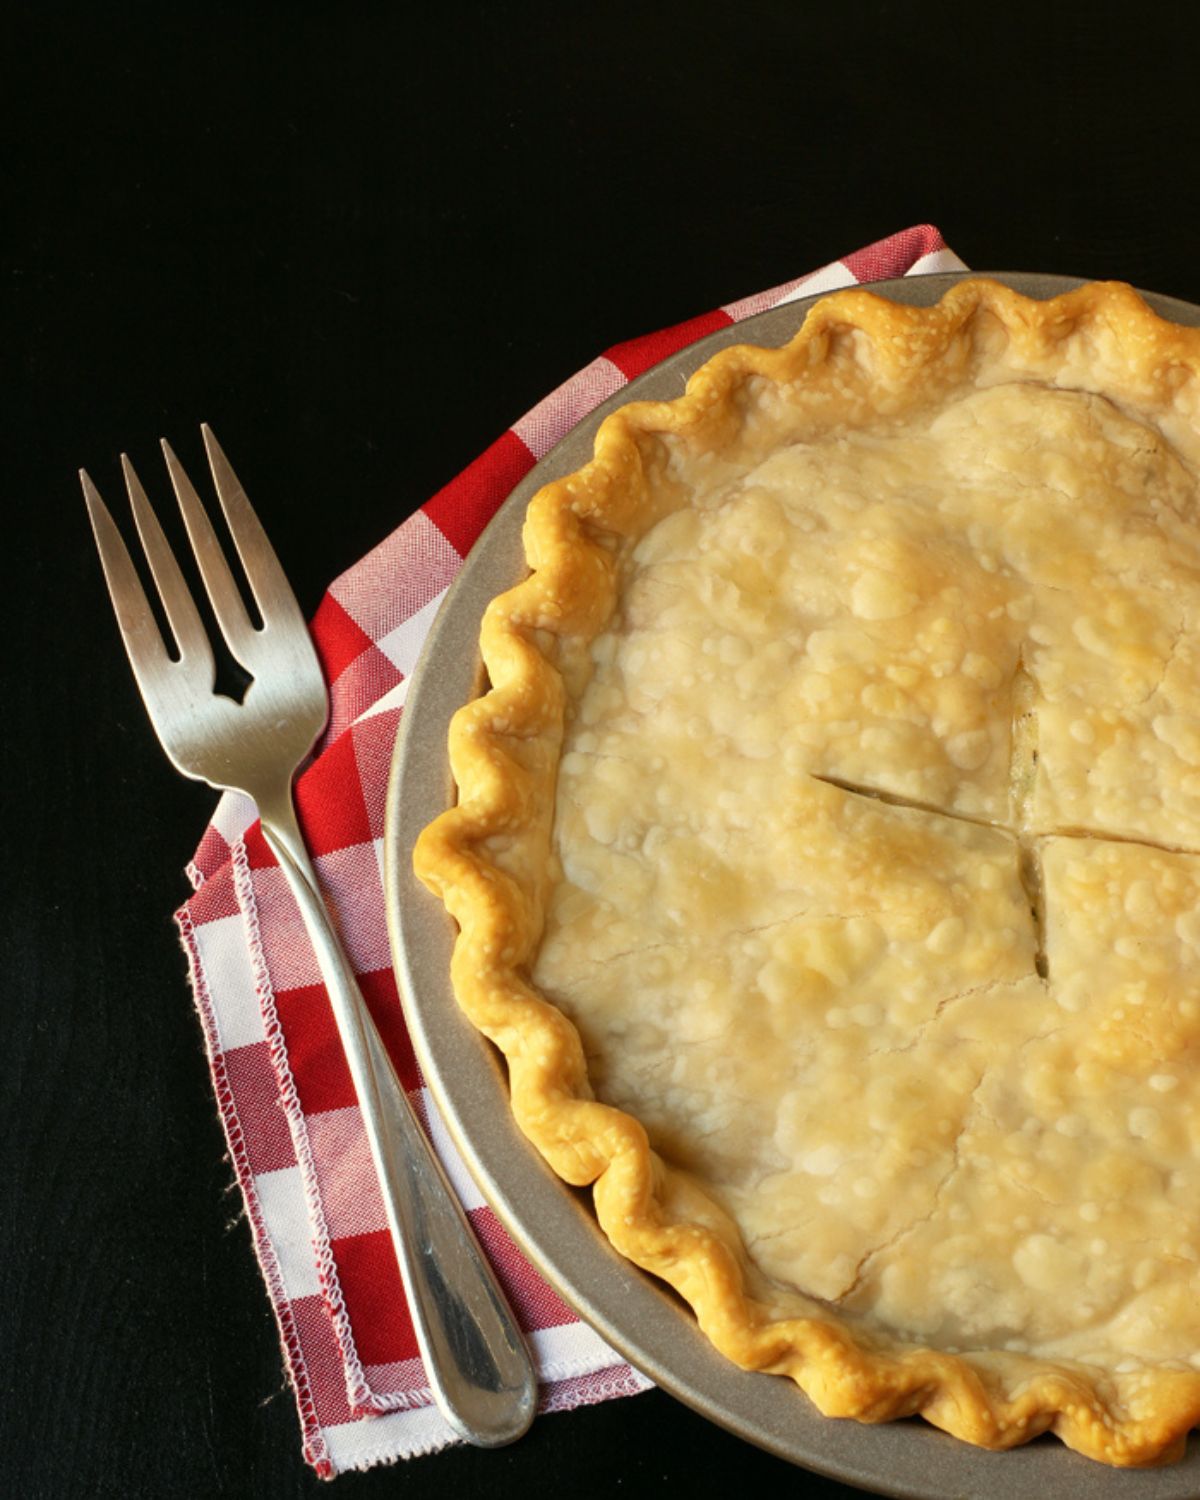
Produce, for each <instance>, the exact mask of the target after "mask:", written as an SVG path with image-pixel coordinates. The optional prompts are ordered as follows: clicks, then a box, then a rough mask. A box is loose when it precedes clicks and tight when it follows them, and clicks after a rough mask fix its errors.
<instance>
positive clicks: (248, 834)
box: [176, 225, 962, 1477]
mask: <svg viewBox="0 0 1200 1500" xmlns="http://www.w3.org/2000/svg"><path fill="white" fill-rule="evenodd" d="M959 269H962V262H961V261H960V260H958V258H957V257H956V256H954V255H953V254H952V253H951V252H950V251H949V250H947V248H946V246H945V244H944V242H943V240H942V237H941V235H940V234H939V233H938V232H937V230H935V229H933V228H931V227H929V226H927V225H925V226H921V227H919V228H915V229H908V230H905V231H904V232H903V233H900V234H895V235H892V236H891V237H890V238H889V239H886V240H881V241H879V242H878V243H877V244H874V245H871V246H869V247H867V248H866V249H865V250H859V251H857V252H856V253H855V254H853V255H848V256H846V257H845V258H844V259H843V260H839V261H835V262H834V263H833V264H832V265H829V266H825V267H824V268H823V269H822V270H819V271H816V272H814V273H812V274H811V275H808V276H803V277H800V278H799V279H797V280H795V281H789V282H787V283H786V284H785V285H783V286H780V287H775V288H774V289H773V290H771V291H769V292H762V293H760V294H759V295H758V296H754V297H747V298H745V299H743V300H742V301H739V302H733V303H730V304H729V305H728V306H726V307H723V308H721V309H720V310H719V311H717V312H713V313H709V314H706V315H705V316H702V317H698V318H693V319H691V320H690V321H689V322H686V323H681V324H679V325H677V326H676V327H673V328H668V329H665V330H664V331H662V332H661V333H655V334H650V335H649V336H647V337H645V338H639V339H635V340H633V341H631V342H629V343H624V344H618V345H616V346H615V347H614V348H612V349H610V350H609V351H608V353H607V354H605V355H603V356H601V358H599V359H597V360H595V361H594V362H593V363H592V364H591V365H589V366H588V367H587V369H586V370H583V371H581V372H580V374H578V375H576V376H575V377H574V378H573V379H571V380H569V381H567V383H566V384H565V385H563V386H561V387H560V388H559V389H558V390H556V391H554V392H553V393H552V394H551V395H549V396H547V397H546V399H545V400H544V401H542V402H541V403H540V405H538V406H536V407H535V408H534V409H533V411H531V412H529V413H528V414H527V415H526V416H524V417H522V418H521V419H520V420H519V421H518V422H516V423H514V425H513V426H512V427H511V428H510V429H509V431H507V432H506V433H504V435H503V436H502V437H500V438H499V439H498V440H497V441H496V442H495V443H493V444H492V446H491V447H490V448H488V449H487V451H486V452H485V453H483V454H481V455H480V456H479V458H477V459H476V460H475V462H474V463H472V464H471V465H470V467H469V468H467V469H466V470H464V472H463V473H462V474H460V475H459V476H458V478H457V479H455V480H453V481H452V482H451V483H450V484H448V485H447V486H446V487H445V489H443V490H440V491H439V492H438V493H437V494H436V495H434V497H433V498H432V499H431V500H430V501H429V502H428V503H427V504H426V505H425V506H424V507H423V508H422V509H421V510H420V511H419V512H418V513H417V514H416V515H414V516H413V517H412V518H411V519H410V520H407V521H405V522H404V524H403V525H402V526H400V527H399V528H398V529H397V530H396V531H394V532H393V533H392V534H391V536H389V537H388V538H387V539H386V540H385V541H384V542H382V543H381V544H380V545H379V546H378V547H376V548H375V550H374V551H373V552H371V553H369V554H368V555H367V556H366V557H365V558H363V560H362V561H361V562H360V563H358V564H357V565H356V566H354V567H353V568H351V569H350V570H349V572H347V573H344V574H343V575H342V576H341V577H340V578H338V579H337V580H336V581H335V582H334V583H333V584H331V585H330V589H329V592H328V594H326V596H325V598H324V599H323V600H322V601H321V604H320V607H319V608H318V610H317V613H316V616H315V618H314V619H313V622H312V633H313V636H314V638H315V640H316V643H317V650H318V652H319V653H320V657H321V662H322V665H323V667H324V669H325V675H326V678H327V679H328V681H329V684H330V699H331V717H330V722H329V727H328V730H327V732H326V734H325V736H324V738H323V740H322V742H321V744H320V746H319V747H318V753H317V755H316V758H315V759H314V760H313V762H312V763H311V764H310V766H309V767H308V769H307V770H306V771H305V772H304V774H303V775H302V776H301V777H300V779H299V781H298V783H297V787H296V800H297V804H298V809H299V815H300V822H301V826H302V827H303V830H304V835H305V838H306V840H307V842H308V847H309V849H310V850H311V852H312V855H313V858H314V862H315V864H316V867H317V872H318V874H319V876H320V879H321V883H322V886H323V887H324V891H325V895H326V897H327V899H328V900H329V901H330V902H331V903H332V904H333V906H334V907H335V908H336V910H337V913H338V918H339V924H340V927H341V931H342V934H343V937H344V939H345V944H346V949H347V951H348V953H349V955H350V959H351V961H352V962H353V965H354V969H355V972H356V973H357V975H358V979H359V983H360V985H361V986H362V991H363V995H364V996H365V998H366V1002H367V1005H368V1007H369V1008H370V1010H371V1014H372V1015H373V1016H374V1018H375V1021H376V1024H377V1025H378V1027H379V1030H380V1033H381V1034H382V1036H383V1040H384V1042H385V1043H386V1045H387V1049H388V1051H389V1053H390V1054H391V1057H392V1060H393V1061H394V1063H395V1065H396V1069H397V1072H398V1073H399V1076H400V1079H401V1081H402V1082H403V1084H404V1086H405V1088H406V1089H407V1090H408V1093H409V1096H410V1098H411V1099H412V1100H413V1102H414V1104H415V1105H416V1107H417V1110H418V1113H419V1114H420V1115H421V1117H422V1119H423V1120H424V1121H425V1123H426V1125H427V1127H428V1129H429V1133H430V1135H431V1137H432V1139H433V1142H434V1145H435V1147H436V1149H437V1152H438V1155H439V1156H440V1157H441V1160H442V1162H443V1163H444V1165H445V1167H446V1169H447V1171H448V1173H449V1176H450V1180H451V1182H452V1183H453V1184H454V1187H455V1189H456V1190H457V1192H458V1194H459V1196H460V1198H461V1199H462V1202H463V1204H464V1206H465V1208H466V1209H467V1212H468V1214H469V1215H470V1219H471V1222H472V1224H473V1225H474V1228H475V1231H476V1233H477V1235H478V1236H479V1238H480V1240H481V1241H482V1242H483V1244H484V1246H485V1248H486V1249H487V1251H488V1254H489V1256H490V1258H491V1260H492V1263H493V1265H494V1266H495V1268H496V1271H497V1274H498V1276H499V1278H500V1280H501V1282H502V1283H503V1285H504V1288H505V1290H506V1292H507V1293H508V1296H509V1298H510V1300H511V1301H512V1303H513V1305H514V1306H515V1308H516V1310H517V1313H518V1316H519V1318H520V1320H521V1323H522V1325H523V1327H524V1329H525V1331H526V1334H527V1335H528V1338H529V1342H530V1345H531V1347H532V1350H533V1353H534V1356H535V1358H536V1360H537V1364H538V1370H539V1374H540V1377H541V1381H542V1400H541V1409H542V1410H543V1411H556V1410H563V1409H566V1408H569V1407H573V1406H579V1405H582V1404H587V1403H591V1402H596V1401H604V1400H607V1399H608V1398H610V1397H613V1396H625V1395H632V1394H633V1393H635V1392H637V1391H641V1390H644V1389H645V1388H646V1387H647V1386H648V1385H649V1382H648V1381H647V1380H646V1379H645V1378H644V1377H643V1376H641V1375H639V1374H638V1373H637V1372H635V1371H634V1370H632V1369H630V1368H629V1366H628V1365H627V1364H625V1363H624V1362H623V1361H622V1360H621V1358H620V1357H619V1356H618V1355H617V1354H616V1353H615V1352H614V1351H613V1350H612V1349H610V1348H609V1347H608V1346H607V1345H606V1344H605V1343H604V1342H603V1341H602V1340H601V1339H600V1338H599V1337H598V1336H597V1335H596V1334H595V1333H593V1332H592V1330H591V1329H590V1328H588V1327H587V1326H586V1324H583V1323H581V1322H580V1321H579V1319H578V1318H577V1317H576V1316H575V1314H574V1313H573V1312H572V1311H571V1309H570V1308H569V1307H567V1306H566V1305H565V1304H564V1303H563V1302H562V1301H561V1300H560V1299H559V1298H558V1297H557V1296H556V1295H555V1293H554V1292H552V1291H551V1290H550V1288H549V1287H548V1286H547V1285H546V1284H545V1283H544V1282H543V1281H542V1280H541V1279H540V1278H539V1276H538V1275H537V1274H536V1272H535V1271H534V1270H533V1269H532V1268H531V1267H530V1266H529V1265H528V1263H527V1262H526V1261H525V1260H524V1259H523V1257H522V1256H521V1254H520V1252H519V1251H518V1250H517V1249H516V1248H515V1247H514V1245H513V1244H512V1242H511V1241H510V1240H509V1238H508V1236H507V1235H506V1234H505V1231H504V1230H503V1228H502V1227H501V1225H500V1224H499V1222H498V1221H497V1219H496V1217H495V1215H494V1214H493V1213H492V1211H491V1209H490V1208H488V1206H487V1204H486V1203H485V1202H484V1201H483V1199H482V1197H481V1196H480V1194H479V1191H478V1189H477V1188H476V1187H475V1184H474V1183H473V1182H472V1180H471V1178H470V1177H469V1176H468V1174H467V1172H466V1171H465V1170H464V1168H463V1165H462V1162H461V1161H460V1160H459V1158H458V1157H457V1155H456V1153H455V1151H454V1148H453V1146H452V1145H451V1144H450V1141H449V1140H448V1138H447V1136H446V1133H445V1130H444V1128H443V1126H442V1124H441V1122H440V1120H439V1119H438V1117H437V1114H436V1111H435V1109H434V1106H433V1104H432V1102H431V1100H430V1097H429V1094H428V1091H427V1090H426V1088H425V1087H424V1084H423V1082H422V1080H421V1076H420V1073H419V1071H418V1069H417V1065H416V1062H415V1060H414V1057H413V1052H412V1047H411V1045H410V1042H409V1039H408V1035H407V1033H406V1031H405V1027H404V1020H403V1017H402V1014H401V1010H400V1001H399V997H398V995H397V992H396V982H395V979H394V978H393V975H392V965H391V957H390V954H389V952H388V936H387V928H386V923H385V919H384V901H383V887H382V883H381V877H380V871H381V865H382V842H383V818H384V795H385V790H386V786H387V779H388V769H389V765H390V762H391V756H392V746H393V743H394V741H395V738H396V729H397V726H398V724H399V721H400V715H401V713H402V711H403V704H404V694H405V688H406V686H407V683H408V679H409V677H410V676H411V675H412V671H413V668H414V667H415V666H416V663H417V657H418V655H419V654H420V651H421V645H422V642H423V641H424V638H425V634H426V632H427V630H428V628H429V625H430V623H431V621H432V619H433V616H434V614H435V612H436V610H437V607H438V605H439V603H440V602H441V599H442V596H443V595H444V594H445V592H446V589H447V588H448V587H449V585H450V582H451V580H452V579H453V578H454V576H455V574H456V573H457V572H458V570H459V568H460V567H461V565H462V560H463V558H464V557H465V555H466V553H467V551H468V549H469V548H470V547H471V545H472V543H473V542H474V541H475V540H476V538H477V537H478V536H479V534H480V532H481V531H482V530H483V528H484V526H485V525H486V524H487V522H488V521H489V520H490V519H491V517H492V516H493V514H494V513H495V511H496V509H497V507H498V506H499V505H500V503H501V501H502V500H504V498H505V497H506V496H507V495H508V493H509V492H510V491H511V490H512V488H513V487H514V485H516V484H517V482H518V481H519V480H520V479H522V478H523V477H524V475H525V474H526V473H528V471H529V470H530V469H531V468H532V467H533V465H534V463H535V462H536V461H537V460H538V459H540V458H541V457H542V455H543V454H545V453H547V452H548V451H549V450H550V449H551V448H552V447H553V446H554V444H555V443H557V442H558V441H559V439H560V438H562V437H563V436H564V435H565V434H566V433H567V432H569V431H570V429H571V428H572V427H573V426H574V425H575V424H576V423H577V422H578V421H579V420H580V419H581V418H583V417H584V416H586V415H587V413H588V412H590V411H591V410H592V409H593V408H594V407H595V406H597V405H598V404H599V402H601V401H602V400H604V399H605V397H607V396H610V395H612V394H613V392H615V391H619V390H620V389H621V388H622V387H623V386H624V385H626V384H627V383H628V382H629V381H630V380H632V379H634V377H635V376H637V375H640V374H642V372H643V371H645V370H647V369H649V368H650V367H651V366H652V365H654V364H656V363H658V361H659V360H661V359H663V358H665V357H666V356H667V355H668V354H672V353H674V351H675V350H677V349H680V348H683V347H684V346H685V345H687V344H689V343H691V342H693V341H694V340H695V339H698V338H700V337H701V336H702V335H704V334H706V333H710V332H712V331H713V330H715V329H717V328H723V327H726V326H727V325H729V324H730V323H734V322H737V321H739V320H740V319H742V318H746V317H749V316H750V315H751V314H753V313H758V312H763V311H765V310H766V309H767V308H771V307H776V306H778V305H779V304H781V303H784V302H790V301H794V300H795V299H797V298H799V297H806V296H809V295H810V294H811V293H813V292H820V291H826V290H832V289H834V288H836V287H840V286H846V285H852V284H854V283H855V282H864V281H875V280H881V279H883V278H885V277H889V276H898V275H907V274H916V273H921V272H931V271H944V270H959ZM188 873H189V875H190V877H191V879H192V882H193V884H194V886H195V895H194V896H192V898H191V899H190V900H189V901H188V902H187V904H186V905H185V906H184V907H183V908H182V909H181V910H180V911H179V912H178V913H177V916H176V919H177V921H178V923H179V928H180V931H181V933H182V936H183V941H184V945H185V947H186V950H187V953H188V957H189V961H190V966H191V980H192V987H193V990H194V992H195V998H196V1005H197V1008H198V1010H199V1012H200V1019H201V1022H202V1025H203V1028H204V1037H205V1042H206V1044H207V1048H208V1058H209V1063H210V1065H211V1068H212V1075H213V1083H214V1086H215V1089H216V1095H217V1103H218V1106H219V1108H220V1111H221V1119H222V1122H223V1124H224V1127H225V1134H226V1138H227V1139H228V1142H229V1150H230V1155H231V1158H232V1161H233V1165H234V1168H235V1170H236V1172H237V1177H238V1181H239V1183H240V1185H241V1189H242V1193H243V1195H244V1197H245V1202H246V1212H247V1214H248V1216H249V1220H250V1224H251V1227H252V1230H253V1234H254V1245H255V1250H256V1251H257V1254H258V1259H259V1264H260V1265H261V1267H262V1272H263V1276H264V1278H265V1280H266V1283H267V1290H268V1293H269V1295H270V1298H271V1303H272V1306H273V1307H274V1310H275V1316H276V1319H277V1320H278V1324H279V1332H280V1337H281V1340H282V1344H283V1354H284V1359H285V1361H286V1364H287V1370H288V1374H289V1376H290V1378H291V1382H292V1387H293V1389H294V1391H295V1393H296V1402H297V1405H298V1407H299V1411H300V1424H301V1428H302V1430H303V1439H304V1454H305V1457H306V1458H307V1460H308V1462H309V1463H310V1464H312V1465H313V1467H314V1468H315V1469H316V1470H317V1472H318V1473H319V1474H321V1475H323V1476H325V1477H330V1476H332V1475H334V1474H337V1473H338V1472H340V1471H342V1470H344V1469H348V1468H367V1467H369V1466H370V1465H372V1464H376V1463H386V1462H388V1461H391V1460H394V1459H397V1458H406V1457H411V1456H413V1455H415V1454H419V1453H427V1452H432V1451H433V1450H435V1449H437V1448H440V1447H443V1446H445V1445H446V1444H448V1443H451V1442H453V1441H455V1439H454V1436H453V1434H452V1433H451V1431H450V1429H449V1428H448V1427H447V1425H446V1424H445V1422H444V1421H443V1420H442V1418H441V1416H440V1414H439V1413H438V1411H437V1408H436V1407H435V1406H434V1405H433V1404H432V1398H431V1395H430V1391H429V1388H428V1385H427V1383H426V1380H425V1375H424V1371H423V1369H422V1366H421V1362H420V1359H419V1357H418V1354H417V1346H416V1341H415V1339H414V1336H413V1330H412V1324H411V1322H410V1320H409V1315H408V1311H407V1308H406V1306H405V1301H404V1294H403V1291H402V1288H401V1284H400V1277H399V1272H398V1270H397V1268H396V1263H395V1259H394V1257H393V1252H392V1247H391V1242H390V1237H389V1234H388V1230H387V1225H386V1222H385V1219H384V1211H383V1204H382V1200H381V1198H380V1194H379V1188H378V1185H377V1183H376V1180H375V1177H374V1174H373V1171H372V1168H371V1161H370V1155H369V1152H368V1148H367V1141H366V1135H365V1133H364V1130H363V1125H362V1120H361V1117H360V1115H359V1111H358V1106H357V1104H356V1103H355V1099H354V1092H353V1089H352V1087H351V1083H350V1074H349V1071H348V1069H347V1067H346V1063H345V1060H344V1058H343V1056H342V1052H341V1048H340V1046H339V1044H338V1038H337V1032H336V1030H335V1028H334V1023H333V1017H332V1014H331V1012H330V1009H329V1004H328V1000H327V997H326V994H325V991H324V989H323V988H322V985H321V979H320V975H319V973H318V971H317V964H316V959H315V957H314V955H313V951H312V948H311V946H310V944H309V941H308V938H307V936H306V934H305V931H304V927H303V925H302V923H301V920H300V914H299V911H298V909H297V908H296V906H295V904H294V903H293V901H292V898H291V895H290V894H289V892H288V889H287V887H286V885H285V883H284V879H283V875H282V873H281V871H280V870H279V869H278V867H277V866H276V864H275V861H274V858H273V857H272V855H271V853H270V851H269V850H268V849H267V846H266V844H265V842H264V840H263V837H262V832H261V829H260V827H259V824H258V822H257V821H256V812H255V809H254V806H253V804H252V803H251V802H249V801H248V800H247V799H246V798H244V797H241V796H237V795H226V796H225V797H224V798H222V800H221V802H220V804H219V806H218V808H217V811H216V814H215V815H214V817H213V820H212V823H211V824H210V826H209V828H208V830H207V831H206V833H205V835H204V838H203V839H202V841H201V843H200V847H199V849H198V850H197V852H196V856H195V859H194V860H193V862H192V864H191V865H190V866H189V867H188Z"/></svg>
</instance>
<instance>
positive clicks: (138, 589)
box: [79, 469, 174, 696]
mask: <svg viewBox="0 0 1200 1500" xmlns="http://www.w3.org/2000/svg"><path fill="white" fill-rule="evenodd" d="M79 479H80V482H81V483H82V485H83V498H84V501H85V503H86V504H87V508H88V517H89V519H90V520H91V523H92V534H93V536H95V538H96V548H97V550H98V551H99V553H100V565H101V567H102V568H103V569H104V581H105V582H106V583H107V584H108V592H109V597H110V598H111V599H112V602H113V608H114V609H115V610H116V613H117V625H118V626H119V628H120V631H121V640H122V641H123V642H124V644H125V650H126V652H127V653H128V656H129V664H130V666H131V667H132V668H133V675H134V676H135V677H136V678H137V682H138V686H139V687H140V688H141V690H142V694H143V696H145V694H146V692H147V683H148V682H150V681H152V679H153V678H154V677H155V676H156V675H157V674H160V673H162V672H167V671H170V670H171V668H172V667H173V666H174V663H173V662H172V661H171V658H170V657H169V656H168V655H167V648H166V646H165V645H164V644H163V638H162V635H161V634H160V632H159V629H158V625H157V623H156V621H155V619H154V615H153V613H152V612H151V609H150V601H149V600H148V599H147V598H146V592H145V590H144V589H143V588H142V585H141V580H140V579H139V578H138V576H137V570H136V569H135V568H134V566H133V559H132V558H131V557H130V556H129V549H128V548H127V547H126V546H125V542H124V540H123V539H122V537H121V533H120V532H119V531H118V530H117V527H116V523H115V522H114V520H113V518H112V515H111V513H110V512H109V509H108V506H107V505H105V503H104V501H103V500H102V499H101V498H100V492H99V490H97V488H96V486H95V485H94V484H93V483H92V481H91V478H90V477H89V475H88V472H87V470H86V469H80V471H79Z"/></svg>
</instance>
